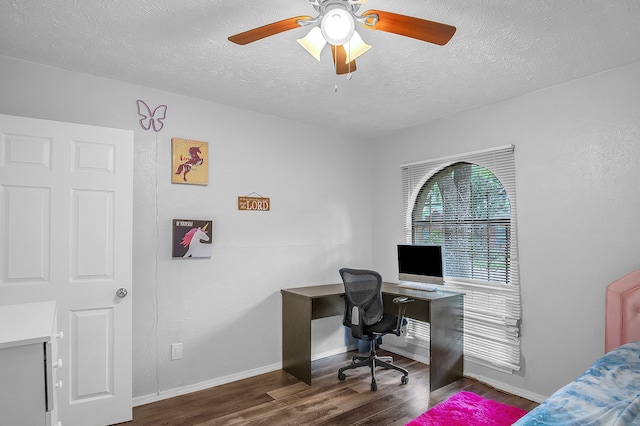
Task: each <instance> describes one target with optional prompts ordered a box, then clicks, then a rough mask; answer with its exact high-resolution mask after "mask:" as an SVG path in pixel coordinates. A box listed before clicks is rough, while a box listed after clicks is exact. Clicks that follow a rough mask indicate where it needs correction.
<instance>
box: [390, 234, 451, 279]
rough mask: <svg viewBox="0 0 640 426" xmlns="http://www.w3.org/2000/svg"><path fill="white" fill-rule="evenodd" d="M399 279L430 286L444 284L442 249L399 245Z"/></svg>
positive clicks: (438, 247)
mask: <svg viewBox="0 0 640 426" xmlns="http://www.w3.org/2000/svg"><path fill="white" fill-rule="evenodd" d="M398 272H399V274H398V278H399V279H400V281H413V282H420V283H428V284H442V283H443V279H442V247H441V246H436V245H410V244H399V245H398Z"/></svg>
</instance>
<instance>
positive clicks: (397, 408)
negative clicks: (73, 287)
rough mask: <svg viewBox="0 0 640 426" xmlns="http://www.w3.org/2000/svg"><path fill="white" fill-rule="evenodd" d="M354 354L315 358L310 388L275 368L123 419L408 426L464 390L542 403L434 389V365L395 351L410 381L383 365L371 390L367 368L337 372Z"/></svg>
mask: <svg viewBox="0 0 640 426" xmlns="http://www.w3.org/2000/svg"><path fill="white" fill-rule="evenodd" d="M353 354H354V353H346V354H340V355H335V356H332V357H328V358H323V359H320V360H317V361H314V362H313V366H312V368H313V373H312V375H313V376H312V377H313V379H312V381H313V384H312V385H311V386H308V385H306V384H305V383H302V382H300V381H299V380H297V379H296V378H294V377H293V376H291V375H290V374H288V373H286V372H284V371H274V372H272V373H267V374H263V375H260V376H256V377H252V378H249V379H244V380H240V381H237V382H233V383H229V384H226V385H221V386H217V387H214V388H211V389H207V390H203V391H199V392H194V393H191V394H188V395H183V396H178V397H175V398H171V399H166V400H163V401H159V402H156V403H152V404H147V405H143V406H140V407H135V408H134V410H133V421H131V422H128V423H122V424H121V425H136V426H138V425H148V426H151V425H153V426H158V425H172V426H173V425H188V426H196V425H197V426H211V425H297V426H300V425H324V426H327V425H339V426H346V425H386V426H402V425H404V424H405V423H406V422H408V421H409V420H411V419H413V418H415V417H418V416H419V415H420V414H422V413H423V412H425V411H426V410H427V409H429V407H432V406H433V405H435V404H437V403H439V402H441V401H444V400H445V399H447V398H448V397H449V396H450V395H453V394H454V393H456V392H458V391H461V390H467V391H471V392H474V393H476V394H478V395H481V396H483V397H485V398H489V399H493V400H495V401H498V402H501V403H504V404H508V405H512V406H516V407H520V408H523V409H525V410H528V411H529V410H531V409H533V408H534V407H535V406H537V405H538V404H537V403H535V402H532V401H529V400H526V399H523V398H520V397H518V396H514V395H510V394H507V393H504V392H501V391H499V390H497V389H494V388H492V387H490V386H487V385H485V384H482V383H480V382H478V381H475V380H472V379H467V378H465V379H462V380H459V381H457V382H455V383H452V384H450V385H448V386H445V387H444V388H441V389H438V390H436V391H434V392H431V393H429V366H428V365H425V364H421V363H419V362H415V361H412V360H409V359H407V358H404V357H400V356H397V355H393V354H387V355H392V356H393V357H394V362H395V363H396V364H398V365H400V366H403V367H405V368H407V369H408V370H409V383H408V384H406V385H401V384H400V377H401V376H402V375H401V374H400V373H398V372H394V371H391V370H378V372H377V373H376V376H377V382H378V391H377V392H371V390H370V383H371V379H370V374H369V371H368V370H367V369H366V368H358V369H356V370H351V371H347V372H346V374H347V379H346V380H345V381H339V380H338V378H337V376H338V374H337V370H338V368H339V367H341V366H344V365H346V364H348V363H349V362H350V361H351V356H353ZM381 354H384V352H383V351H380V352H379V355H381Z"/></svg>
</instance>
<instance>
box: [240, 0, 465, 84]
mask: <svg viewBox="0 0 640 426" xmlns="http://www.w3.org/2000/svg"><path fill="white" fill-rule="evenodd" d="M366 1H367V0H309V3H311V5H312V6H313V7H314V9H315V10H316V12H318V16H316V17H315V18H314V17H311V16H296V17H293V18H288V19H284V20H282V21H278V22H273V23H271V24H267V25H263V26H261V27H257V28H254V29H251V30H248V31H245V32H242V33H239V34H236V35H232V36H230V37H229V41H231V42H233V43H236V44H240V45H245V44H248V43H252V42H254V41H258V40H261V39H263V38H265V37H269V36H272V35H275V34H279V33H281V32H284V31H288V30H292V29H295V28H298V27H307V26H313V28H311V31H309V33H308V34H307V35H306V36H305V37H304V38H301V39H298V40H297V41H298V43H300V45H302V47H304V48H305V49H306V50H307V51H308V52H309V53H310V54H311V55H313V57H314V58H316V59H317V60H318V61H320V53H321V52H322V49H323V48H324V47H325V46H326V45H327V44H329V45H330V46H331V53H332V55H331V56H332V57H333V62H334V65H335V68H336V74H347V73H349V74H350V73H352V72H353V71H355V70H356V59H357V58H358V57H359V56H360V55H362V54H363V53H365V52H366V51H367V50H369V49H370V48H371V46H370V45H368V44H366V43H365V42H364V41H363V40H362V38H361V37H360V35H359V34H358V32H357V31H356V30H355V23H356V22H358V23H359V24H360V25H361V26H362V27H364V28H367V29H372V30H379V31H385V32H389V33H394V34H398V35H401V36H405V37H411V38H414V39H417V40H422V41H426V42H428V43H434V44H438V45H440V46H443V45H445V44H447V43H448V42H449V40H451V37H453V35H454V34H455V32H456V27H453V26H451V25H447V24H441V23H439V22H433V21H427V20H426V19H420V18H415V17H412V16H406V15H399V14H397V13H392V12H385V11H382V10H367V11H366V12H363V13H362V14H360V15H358V14H357V12H358V10H359V9H360V5H361V4H363V3H366Z"/></svg>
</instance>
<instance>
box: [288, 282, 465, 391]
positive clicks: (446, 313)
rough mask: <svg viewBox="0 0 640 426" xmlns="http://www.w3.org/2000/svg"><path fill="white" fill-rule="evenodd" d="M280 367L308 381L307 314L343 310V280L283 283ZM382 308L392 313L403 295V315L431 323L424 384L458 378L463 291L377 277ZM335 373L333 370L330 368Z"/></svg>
mask: <svg viewBox="0 0 640 426" xmlns="http://www.w3.org/2000/svg"><path fill="white" fill-rule="evenodd" d="M280 292H281V294H282V368H283V369H284V370H285V371H287V372H289V373H291V374H292V375H294V376H295V377H297V378H298V379H300V380H301V381H303V382H305V383H307V384H309V385H310V384H311V320H314V319H318V318H325V317H330V316H335V315H343V313H344V299H343V295H344V286H343V284H327V285H319V286H312V287H298V288H289V289H283V290H281V291H280ZM382 296H383V300H384V306H385V311H388V312H389V313H392V314H394V315H397V313H398V312H397V305H396V304H394V303H393V302H392V300H393V298H394V297H397V296H409V297H411V298H412V299H414V300H415V301H414V302H412V303H409V304H408V305H407V313H406V316H407V317H409V318H413V319H416V320H420V321H424V322H428V323H429V324H431V327H430V330H431V342H430V344H431V347H430V351H429V353H430V356H431V362H430V375H429V389H430V390H435V389H438V388H440V387H442V386H445V385H447V384H449V383H452V382H455V381H456V380H458V379H460V378H462V369H463V362H464V359H463V354H462V342H463V333H462V321H463V314H462V309H463V306H462V303H463V300H462V298H463V294H461V293H454V292H448V291H435V292H429V291H422V290H410V289H405V288H399V287H398V286H396V285H395V284H389V283H383V284H382ZM336 374H337V373H336Z"/></svg>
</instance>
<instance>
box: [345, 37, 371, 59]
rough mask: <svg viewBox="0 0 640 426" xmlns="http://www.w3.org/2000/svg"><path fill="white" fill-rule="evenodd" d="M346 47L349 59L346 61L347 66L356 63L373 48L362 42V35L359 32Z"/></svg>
mask: <svg viewBox="0 0 640 426" xmlns="http://www.w3.org/2000/svg"><path fill="white" fill-rule="evenodd" d="M344 47H345V49H346V50H347V57H346V59H345V63H347V64H348V63H349V62H351V61H355V60H356V59H358V58H359V57H360V56H362V55H363V54H364V53H365V52H366V51H367V50H369V49H371V46H370V45H368V44H367V43H365V42H364V40H362V37H360V34H358V32H357V31H354V32H353V36H351V40H349V41H348V42H347V43H346V44H345V45H344Z"/></svg>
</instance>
